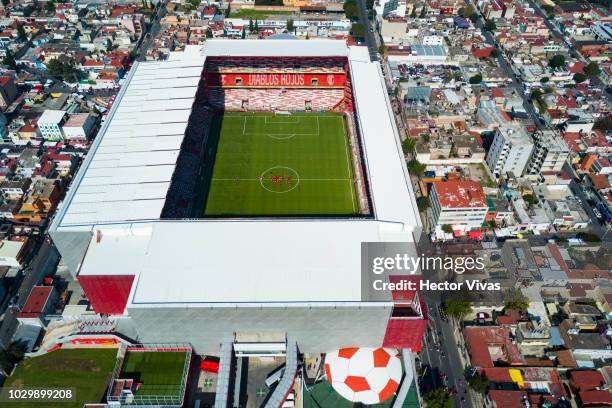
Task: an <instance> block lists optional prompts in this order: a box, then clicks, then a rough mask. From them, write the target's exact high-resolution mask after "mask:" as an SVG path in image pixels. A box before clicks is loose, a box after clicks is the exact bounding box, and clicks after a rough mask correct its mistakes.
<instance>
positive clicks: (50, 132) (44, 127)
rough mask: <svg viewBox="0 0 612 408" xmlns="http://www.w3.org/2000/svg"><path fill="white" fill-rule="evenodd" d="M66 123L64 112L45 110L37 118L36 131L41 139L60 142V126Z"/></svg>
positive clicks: (61, 135) (61, 136)
mask: <svg viewBox="0 0 612 408" xmlns="http://www.w3.org/2000/svg"><path fill="white" fill-rule="evenodd" d="M65 121H66V111H62V110H53V109H47V110H45V111H44V112H43V114H42V115H41V116H40V118H38V122H37V124H38V130H39V131H40V134H41V136H42V138H43V139H45V140H49V141H60V140H62V139H63V134H62V126H63V125H64V122H65Z"/></svg>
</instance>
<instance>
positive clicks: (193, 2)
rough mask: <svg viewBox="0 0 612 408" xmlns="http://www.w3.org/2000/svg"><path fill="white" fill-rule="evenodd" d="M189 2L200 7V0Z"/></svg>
mask: <svg viewBox="0 0 612 408" xmlns="http://www.w3.org/2000/svg"><path fill="white" fill-rule="evenodd" d="M189 2H190V3H191V5H192V6H193V7H195V8H198V6H199V5H200V0H190V1H189Z"/></svg>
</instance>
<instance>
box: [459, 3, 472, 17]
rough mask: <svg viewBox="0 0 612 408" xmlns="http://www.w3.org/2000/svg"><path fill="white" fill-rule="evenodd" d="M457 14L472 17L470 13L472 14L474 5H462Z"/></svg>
mask: <svg viewBox="0 0 612 408" xmlns="http://www.w3.org/2000/svg"><path fill="white" fill-rule="evenodd" d="M459 14H461V16H462V17H463V18H470V17H472V14H474V7H472V6H467V7H462V8H461V10H459Z"/></svg>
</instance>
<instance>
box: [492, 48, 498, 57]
mask: <svg viewBox="0 0 612 408" xmlns="http://www.w3.org/2000/svg"><path fill="white" fill-rule="evenodd" d="M491 57H493V58H497V57H499V50H498V49H497V48H493V50H492V51H491Z"/></svg>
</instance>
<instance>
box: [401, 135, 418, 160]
mask: <svg viewBox="0 0 612 408" xmlns="http://www.w3.org/2000/svg"><path fill="white" fill-rule="evenodd" d="M415 146H416V140H414V139H413V138H411V137H407V138H406V140H404V141H403V142H402V150H403V151H404V155H405V156H408V155H409V154H411V153H412V152H413V151H414V147H415Z"/></svg>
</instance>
